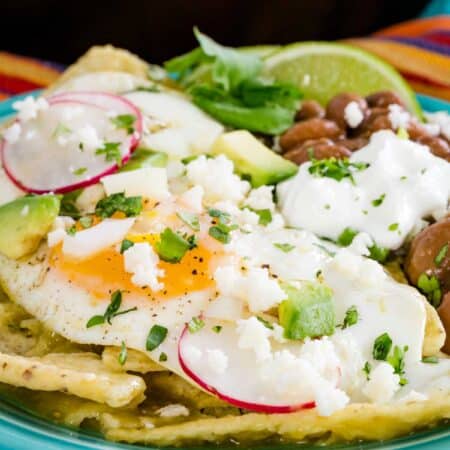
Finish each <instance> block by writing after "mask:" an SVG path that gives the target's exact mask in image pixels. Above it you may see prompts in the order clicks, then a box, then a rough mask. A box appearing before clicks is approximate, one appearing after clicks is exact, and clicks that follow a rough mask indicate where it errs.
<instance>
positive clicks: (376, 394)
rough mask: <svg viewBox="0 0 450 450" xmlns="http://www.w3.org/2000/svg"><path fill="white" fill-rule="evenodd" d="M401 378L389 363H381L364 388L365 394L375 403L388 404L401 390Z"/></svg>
mask: <svg viewBox="0 0 450 450" xmlns="http://www.w3.org/2000/svg"><path fill="white" fill-rule="evenodd" d="M399 381H400V377H399V376H398V375H397V374H395V373H394V368H393V367H392V366H391V365H390V364H388V363H387V362H384V361H382V362H380V363H379V364H378V365H377V366H376V367H375V369H374V370H372V372H370V380H369V381H368V382H367V383H366V385H365V386H364V388H363V393H364V394H365V395H366V396H367V398H368V399H369V400H370V401H371V402H373V403H387V402H389V401H390V400H392V398H393V397H394V394H395V393H396V392H397V391H398V390H399V389H400V385H399Z"/></svg>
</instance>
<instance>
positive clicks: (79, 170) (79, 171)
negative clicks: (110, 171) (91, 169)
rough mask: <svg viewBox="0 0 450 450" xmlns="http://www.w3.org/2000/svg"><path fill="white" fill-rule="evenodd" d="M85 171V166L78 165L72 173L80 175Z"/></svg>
mask: <svg viewBox="0 0 450 450" xmlns="http://www.w3.org/2000/svg"><path fill="white" fill-rule="evenodd" d="M86 172H87V167H80V168H79V169H76V170H74V171H73V172H72V173H73V174H74V175H76V176H81V175H83V174H85V173H86Z"/></svg>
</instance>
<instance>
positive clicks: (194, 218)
mask: <svg viewBox="0 0 450 450" xmlns="http://www.w3.org/2000/svg"><path fill="white" fill-rule="evenodd" d="M177 216H178V218H179V219H180V220H182V221H183V222H184V223H185V224H186V225H188V226H189V227H191V228H192V229H193V230H194V231H200V222H199V220H198V215H197V214H193V213H190V212H185V211H181V212H178V213H177Z"/></svg>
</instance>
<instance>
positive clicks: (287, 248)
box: [273, 242, 295, 253]
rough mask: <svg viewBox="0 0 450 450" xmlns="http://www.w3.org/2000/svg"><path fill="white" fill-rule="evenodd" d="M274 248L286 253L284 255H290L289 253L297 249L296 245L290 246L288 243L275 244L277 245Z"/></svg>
mask: <svg viewBox="0 0 450 450" xmlns="http://www.w3.org/2000/svg"><path fill="white" fill-rule="evenodd" d="M273 246H274V247H275V248H277V249H278V250H281V251H282V252H284V253H289V252H291V251H292V250H294V248H295V245H292V244H289V243H287V242H285V243H278V242H275V243H274V244H273Z"/></svg>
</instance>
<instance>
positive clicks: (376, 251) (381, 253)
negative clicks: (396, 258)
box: [369, 244, 390, 263]
mask: <svg viewBox="0 0 450 450" xmlns="http://www.w3.org/2000/svg"><path fill="white" fill-rule="evenodd" d="M369 252H370V254H369V258H371V259H373V260H375V261H378V262H379V263H384V262H385V261H386V259H387V258H388V256H389V253H390V250H389V249H388V248H385V247H380V246H378V245H377V244H373V245H371V246H370V247H369Z"/></svg>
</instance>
